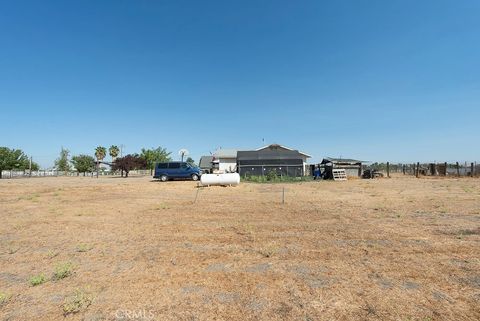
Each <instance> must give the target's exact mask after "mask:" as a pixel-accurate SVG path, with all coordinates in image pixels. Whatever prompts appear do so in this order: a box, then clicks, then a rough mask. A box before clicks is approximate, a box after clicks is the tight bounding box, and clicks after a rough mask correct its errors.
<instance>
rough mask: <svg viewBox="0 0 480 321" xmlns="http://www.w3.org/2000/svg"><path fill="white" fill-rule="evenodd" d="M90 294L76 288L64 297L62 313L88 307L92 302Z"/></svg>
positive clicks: (69, 312)
mask: <svg viewBox="0 0 480 321" xmlns="http://www.w3.org/2000/svg"><path fill="white" fill-rule="evenodd" d="M92 301H93V298H92V296H91V295H90V294H89V293H87V292H85V291H84V290H80V289H77V290H75V292H74V293H73V294H72V295H70V296H69V297H67V298H66V299H65V302H64V303H63V314H64V315H68V314H72V313H77V312H80V311H81V310H84V309H86V308H88V306H89V305H90V304H92Z"/></svg>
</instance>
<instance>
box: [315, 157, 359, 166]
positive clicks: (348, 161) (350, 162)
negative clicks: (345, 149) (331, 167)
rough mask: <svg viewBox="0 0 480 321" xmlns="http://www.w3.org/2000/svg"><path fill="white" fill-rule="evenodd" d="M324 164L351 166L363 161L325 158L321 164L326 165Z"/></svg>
mask: <svg viewBox="0 0 480 321" xmlns="http://www.w3.org/2000/svg"><path fill="white" fill-rule="evenodd" d="M326 163H337V164H351V165H355V164H359V163H363V161H361V160H357V159H351V158H334V157H325V158H324V159H323V160H322V164H326Z"/></svg>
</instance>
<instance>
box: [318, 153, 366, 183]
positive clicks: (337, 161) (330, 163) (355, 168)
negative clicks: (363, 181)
mask: <svg viewBox="0 0 480 321" xmlns="http://www.w3.org/2000/svg"><path fill="white" fill-rule="evenodd" d="M320 165H321V167H323V168H324V171H325V175H324V178H327V179H329V178H333V176H332V169H334V168H335V169H345V173H346V174H347V177H362V161H360V160H356V159H348V158H333V157H326V158H324V159H323V160H322V162H321V163H320Z"/></svg>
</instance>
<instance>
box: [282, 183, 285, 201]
mask: <svg viewBox="0 0 480 321" xmlns="http://www.w3.org/2000/svg"><path fill="white" fill-rule="evenodd" d="M282 204H285V187H283V188H282Z"/></svg>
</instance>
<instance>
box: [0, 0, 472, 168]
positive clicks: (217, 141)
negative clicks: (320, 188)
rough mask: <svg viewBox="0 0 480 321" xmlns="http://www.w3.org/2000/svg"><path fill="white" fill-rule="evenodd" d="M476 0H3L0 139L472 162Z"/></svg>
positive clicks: (34, 146)
mask: <svg viewBox="0 0 480 321" xmlns="http://www.w3.org/2000/svg"><path fill="white" fill-rule="evenodd" d="M479 14H480V1H478V0H470V1H469V0H462V1H453V0H451V1H442V0H431V1H426V0H425V1H418V0H407V1H405V0H402V1H400V0H399V1H384V0H376V1H372V0H369V1H367V0H365V1H358V0H351V1H320V0H314V1H279V0H271V1H267V0H265V1H264V0H254V1H245V0H241V1H224V0H222V1H181V0H180V1H139V0H136V1H131V0H129V1H120V0H114V1H98V0H95V1H63V0H59V1H36V0H35V1H21V0H18V1H2V2H1V4H0V111H1V113H0V117H1V125H0V146H8V147H12V148H13V147H15V148H21V149H23V150H24V151H25V152H26V153H28V154H31V155H33V157H34V159H35V160H37V161H38V162H39V163H40V164H41V165H42V166H51V165H52V163H53V160H54V159H55V158H56V156H57V155H58V152H59V150H60V147H61V146H65V147H67V148H68V149H70V150H71V152H72V153H73V154H78V153H89V154H93V150H94V148H95V147H96V146H98V145H104V146H109V145H111V144H117V145H120V144H124V145H125V146H126V148H125V151H126V152H127V153H129V152H138V151H139V150H140V148H141V147H156V146H159V145H161V146H163V147H166V148H167V149H169V150H171V151H174V152H175V154H176V151H178V150H179V149H180V148H182V147H183V148H187V149H189V150H190V151H191V154H192V156H193V157H194V158H195V159H198V158H199V157H200V156H201V155H202V154H208V152H209V151H213V150H214V149H215V148H216V147H219V146H222V147H224V148H239V149H250V148H257V147H260V146H261V145H263V142H262V139H265V143H274V142H275V143H280V144H284V145H287V146H290V147H293V148H297V149H300V150H302V151H305V152H307V153H310V154H312V155H313V156H314V159H313V160H314V161H317V160H319V159H320V158H321V157H323V156H343V157H352V158H359V159H365V160H372V161H387V160H390V161H410V162H411V161H417V160H418V161H434V160H437V161H444V160H452V161H455V160H460V161H463V160H468V161H475V160H477V161H478V160H480V155H479V153H480V139H479V138H480V137H479V136H480V134H479V133H480V130H479V123H480V19H479Z"/></svg>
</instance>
